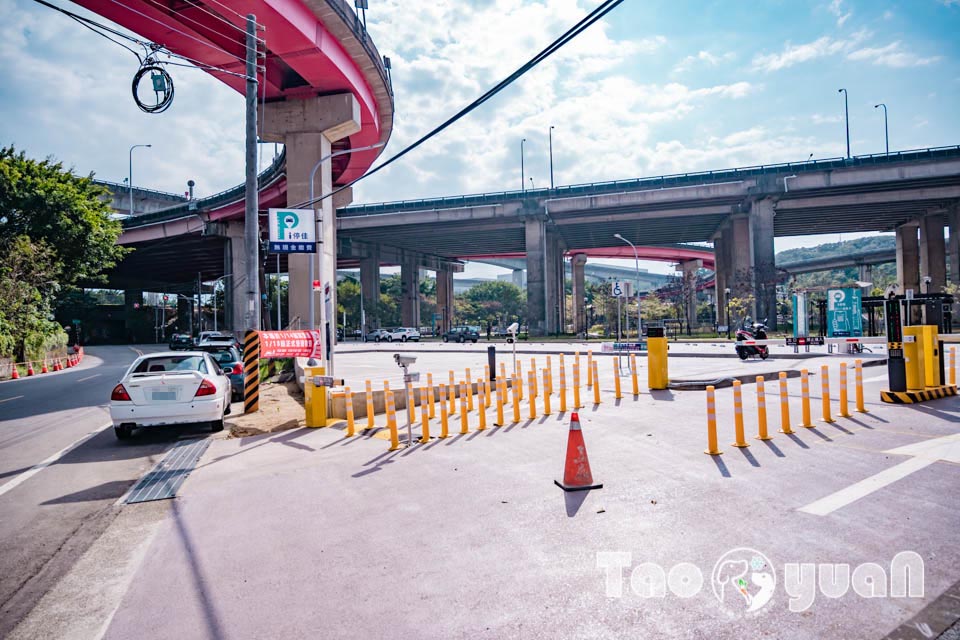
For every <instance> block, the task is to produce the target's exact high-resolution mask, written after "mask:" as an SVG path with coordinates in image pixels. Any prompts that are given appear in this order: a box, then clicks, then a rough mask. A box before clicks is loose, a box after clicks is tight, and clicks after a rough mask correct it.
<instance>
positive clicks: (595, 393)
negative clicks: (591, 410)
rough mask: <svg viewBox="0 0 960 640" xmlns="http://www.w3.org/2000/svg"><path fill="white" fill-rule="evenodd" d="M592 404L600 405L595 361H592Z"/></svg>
mask: <svg viewBox="0 0 960 640" xmlns="http://www.w3.org/2000/svg"><path fill="white" fill-rule="evenodd" d="M593 404H594V405H598V404H600V376H599V375H598V373H597V361H596V360H594V361H593Z"/></svg>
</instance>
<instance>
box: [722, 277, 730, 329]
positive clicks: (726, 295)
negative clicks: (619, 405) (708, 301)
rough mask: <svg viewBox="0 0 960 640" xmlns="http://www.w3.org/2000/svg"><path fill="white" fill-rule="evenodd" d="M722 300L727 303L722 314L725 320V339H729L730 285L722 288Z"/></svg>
mask: <svg viewBox="0 0 960 640" xmlns="http://www.w3.org/2000/svg"><path fill="white" fill-rule="evenodd" d="M723 293H724V296H723V297H724V300H725V301H726V303H727V312H726V313H725V314H724V319H725V320H726V321H727V340H729V339H730V287H726V288H725V289H724V290H723Z"/></svg>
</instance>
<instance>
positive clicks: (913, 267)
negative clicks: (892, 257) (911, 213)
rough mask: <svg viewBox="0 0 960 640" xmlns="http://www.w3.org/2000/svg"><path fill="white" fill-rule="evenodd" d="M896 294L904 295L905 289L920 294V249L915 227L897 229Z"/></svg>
mask: <svg viewBox="0 0 960 640" xmlns="http://www.w3.org/2000/svg"><path fill="white" fill-rule="evenodd" d="M897 283H898V284H899V285H900V290H899V291H898V292H897V293H899V294H901V295H906V292H907V289H913V291H914V293H920V247H919V244H918V242H917V225H916V224H905V225H903V226H900V227H897Z"/></svg>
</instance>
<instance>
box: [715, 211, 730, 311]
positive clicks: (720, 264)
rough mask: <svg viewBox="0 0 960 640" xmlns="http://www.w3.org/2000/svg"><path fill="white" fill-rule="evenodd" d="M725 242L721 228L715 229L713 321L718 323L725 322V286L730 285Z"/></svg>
mask: <svg viewBox="0 0 960 640" xmlns="http://www.w3.org/2000/svg"><path fill="white" fill-rule="evenodd" d="M727 244H728V243H727V240H726V238H725V237H724V233H723V230H722V229H721V230H719V231H717V232H716V233H715V234H714V236H713V261H714V264H713V276H714V279H713V282H714V290H713V300H714V302H715V303H716V307H715V314H714V321H715V322H716V323H717V324H718V325H721V324H726V323H727V319H726V318H727V316H726V313H727V294H726V288H727V287H728V286H730V285H729V284H727V282H728V275H729V270H730V269H729V266H728V264H727Z"/></svg>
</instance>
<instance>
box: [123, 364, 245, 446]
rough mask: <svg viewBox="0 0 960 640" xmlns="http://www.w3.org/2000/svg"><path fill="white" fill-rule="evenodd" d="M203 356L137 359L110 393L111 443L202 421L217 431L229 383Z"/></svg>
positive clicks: (224, 412) (226, 408) (227, 410)
mask: <svg viewBox="0 0 960 640" xmlns="http://www.w3.org/2000/svg"><path fill="white" fill-rule="evenodd" d="M227 373H228V372H225V371H224V370H222V369H221V368H220V366H219V365H218V364H217V361H216V360H215V359H213V358H212V357H211V356H210V354H209V353H205V352H200V351H186V352H184V351H166V352H162V353H149V354H146V355H143V356H140V357H139V358H137V359H136V360H135V361H134V363H133V364H132V365H130V368H129V369H127V372H126V373H125V374H123V378H121V379H120V383H119V384H118V385H117V386H116V387H114V388H113V393H111V394H110V418H111V420H113V430H114V433H116V435H117V438H119V439H121V440H126V439H127V438H129V437H130V436H131V435H132V434H133V430H134V428H136V427H154V426H161V425H173V424H184V423H190V422H208V423H210V425H211V427H212V429H213V431H221V430H223V416H225V415H227V414H228V413H230V378H228V377H227V375H226V374H227Z"/></svg>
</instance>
